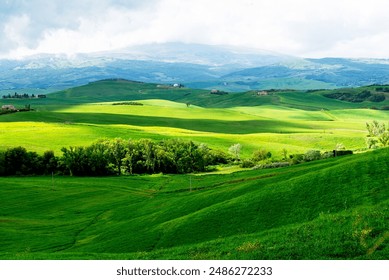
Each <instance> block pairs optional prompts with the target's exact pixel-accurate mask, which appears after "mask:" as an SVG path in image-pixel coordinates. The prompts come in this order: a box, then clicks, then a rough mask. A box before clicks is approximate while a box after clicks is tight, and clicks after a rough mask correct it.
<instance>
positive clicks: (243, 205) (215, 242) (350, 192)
mask: <svg viewBox="0 0 389 280" xmlns="http://www.w3.org/2000/svg"><path fill="white" fill-rule="evenodd" d="M388 159H389V150H388V149H380V150H376V151H374V152H369V153H364V154H361V155H355V156H348V157H343V158H333V159H330V160H321V161H316V162H311V163H307V164H301V165H297V166H292V167H286V168H281V169H276V170H257V171H246V172H237V173H232V174H225V175H179V176H178V175H177V176H172V175H153V176H130V177H109V178H98V179H96V178H73V177H55V178H54V181H52V179H51V177H24V178H17V177H16V178H0V185H1V188H0V194H1V195H0V205H1V208H0V223H1V227H0V245H1V246H0V248H1V249H0V259H36V258H37V259H127V258H129V259H387V258H388V257H389V231H388V228H389V222H388V215H389V212H388V209H389V208H388V207H389V190H388V187H387V186H388V185H389V177H388V173H387V171H388V170H389V160H388ZM189 176H192V191H190V189H189Z"/></svg>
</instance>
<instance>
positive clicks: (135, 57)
mask: <svg viewBox="0 0 389 280" xmlns="http://www.w3.org/2000/svg"><path fill="white" fill-rule="evenodd" d="M107 78H123V79H128V80H136V81H142V82H153V83H183V84H185V85H187V86H190V87H193V88H217V89H223V90H228V91H243V90H250V89H268V88H294V89H314V88H336V87H351V86H362V85H368V84H386V83H389V60H379V59H343V58H323V59H302V58H296V57H291V56H287V55H283V54H277V53H273V52H268V51H263V50H253V49H245V48H235V47H226V46H208V45H198V44H182V43H166V44H151V45H143V46H137V47H131V48H127V49H122V50H118V51H116V52H110V53H105V52H102V53H93V54H79V55H75V56H73V57H68V56H65V55H39V56H33V57H29V58H26V59H23V60H0V89H12V90H13V89H21V88H53V87H54V88H67V87H73V86H77V85H82V84H86V83H89V82H93V81H97V80H101V79H107Z"/></svg>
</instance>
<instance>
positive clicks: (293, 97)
mask: <svg viewBox="0 0 389 280" xmlns="http://www.w3.org/2000/svg"><path fill="white" fill-rule="evenodd" d="M377 88H378V90H377ZM382 90H388V91H389V86H368V87H361V88H355V89H338V90H317V91H294V90H269V91H247V92H223V91H214V92H212V91H210V90H200V89H192V88H187V87H184V88H175V87H172V86H168V85H164V84H150V83H141V82H134V81H128V80H122V79H113V80H102V81H98V82H94V83H90V84H87V85H84V86H81V87H75V88H71V89H68V90H64V91H60V92H57V93H53V94H50V95H49V97H50V100H48V101H49V102H51V103H57V104H58V103H60V104H63V105H66V104H71V105H73V104H77V103H94V102H112V101H118V100H145V99H163V100H170V101H175V102H180V103H187V104H191V105H197V106H201V107H208V108H212V107H214V108H215V107H216V108H227V107H237V106H260V105H281V106H285V107H293V108H299V109H306V110H321V109H323V108H324V109H352V108H369V107H373V106H375V107H383V106H385V105H389V94H388V93H387V92H381V91H382ZM362 91H370V92H372V94H382V95H383V96H386V99H385V97H384V100H383V101H380V102H371V101H369V100H368V99H366V100H365V101H364V102H358V103H353V102H346V101H343V100H338V99H334V98H328V97H326V95H328V94H331V93H336V92H348V93H349V94H358V93H360V92H362Z"/></svg>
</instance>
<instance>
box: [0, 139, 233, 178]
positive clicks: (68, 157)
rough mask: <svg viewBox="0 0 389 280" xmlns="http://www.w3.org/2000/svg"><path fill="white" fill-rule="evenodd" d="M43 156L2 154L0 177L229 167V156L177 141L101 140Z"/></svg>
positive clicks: (19, 151)
mask: <svg viewBox="0 0 389 280" xmlns="http://www.w3.org/2000/svg"><path fill="white" fill-rule="evenodd" d="M62 153H63V154H62V156H61V157H56V156H55V155H54V153H53V152H52V151H49V152H45V153H44V155H43V156H40V155H38V154H37V153H35V152H28V151H27V150H26V149H25V148H23V147H16V148H11V149H8V150H6V151H5V152H0V176H10V175H32V174H35V175H41V174H42V175H43V174H51V173H52V172H54V173H60V174H69V175H74V176H106V175H114V174H118V175H121V174H123V173H127V174H153V173H161V172H162V173H170V174H177V173H191V172H201V171H205V170H206V169H207V166H209V165H216V164H221V163H227V161H228V158H229V157H228V156H227V155H226V154H225V153H223V152H221V151H216V150H212V149H210V148H208V147H207V146H206V145H205V144H195V143H194V142H192V141H182V140H178V139H171V140H162V141H158V142H156V141H152V140H149V139H140V140H123V139H120V138H117V139H113V140H100V141H98V142H96V143H94V144H92V145H90V146H87V147H69V148H62Z"/></svg>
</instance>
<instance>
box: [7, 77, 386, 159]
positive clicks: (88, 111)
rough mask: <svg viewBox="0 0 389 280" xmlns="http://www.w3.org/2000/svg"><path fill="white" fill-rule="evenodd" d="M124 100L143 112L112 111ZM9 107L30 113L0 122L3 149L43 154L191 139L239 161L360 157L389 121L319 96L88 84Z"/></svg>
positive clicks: (365, 109) (130, 108) (131, 108)
mask: <svg viewBox="0 0 389 280" xmlns="http://www.w3.org/2000/svg"><path fill="white" fill-rule="evenodd" d="M129 100H132V101H134V100H136V101H138V102H141V103H142V104H144V105H143V106H128V105H127V106H126V105H113V103H117V102H119V101H129ZM8 103H11V104H14V105H15V106H17V107H20V108H21V107H24V105H26V104H31V106H32V108H34V109H35V111H31V112H20V113H16V114H7V115H1V118H0V147H1V148H0V149H5V148H8V147H14V146H19V145H21V146H25V147H26V148H27V149H29V150H34V151H37V152H40V153H43V152H44V151H46V150H49V149H51V150H54V151H55V152H56V153H59V152H60V150H61V148H62V147H68V146H76V145H88V144H90V143H92V142H94V141H95V140H97V139H99V138H115V137H121V138H124V139H126V138H134V139H139V138H151V139H166V138H182V139H191V140H194V141H197V142H203V143H206V144H208V145H209V146H210V147H213V148H218V149H221V150H224V151H227V149H228V147H229V146H231V145H232V144H235V143H240V144H242V146H243V150H242V153H243V156H249V155H251V153H252V152H253V151H254V150H256V149H258V148H266V149H267V150H269V151H271V152H272V153H273V155H275V156H281V154H280V151H281V150H282V149H284V148H285V149H287V150H288V151H289V152H290V153H298V152H305V151H307V150H308V149H319V150H323V151H324V150H332V149H333V148H334V147H335V146H336V144H338V143H342V144H343V145H344V146H345V147H346V148H347V149H353V150H360V149H364V148H365V140H364V137H365V136H366V128H365V123H366V122H368V121H372V120H378V121H387V120H388V115H389V113H388V111H380V110H371V109H368V107H369V106H371V104H372V103H371V102H370V103H369V102H363V103H358V104H356V103H350V102H342V101H339V100H335V99H330V98H326V97H324V96H323V95H322V93H321V92H313V93H306V92H295V91H281V92H276V93H272V94H271V95H268V96H258V95H257V94H256V93H255V92H246V93H230V94H226V95H214V94H210V93H209V91H204V90H192V89H186V88H179V89H178V88H177V89H176V88H161V87H158V86H157V85H153V84H142V83H134V82H128V81H102V82H97V83H92V84H89V85H86V86H83V87H79V88H74V89H69V90H66V91H61V92H58V93H54V94H50V95H48V98H46V99H28V100H14V99H11V100H1V101H0V104H8ZM388 103H389V100H387V101H384V102H383V103H382V105H384V104H388ZM187 104H188V105H189V104H190V105H189V107H188V106H187Z"/></svg>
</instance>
